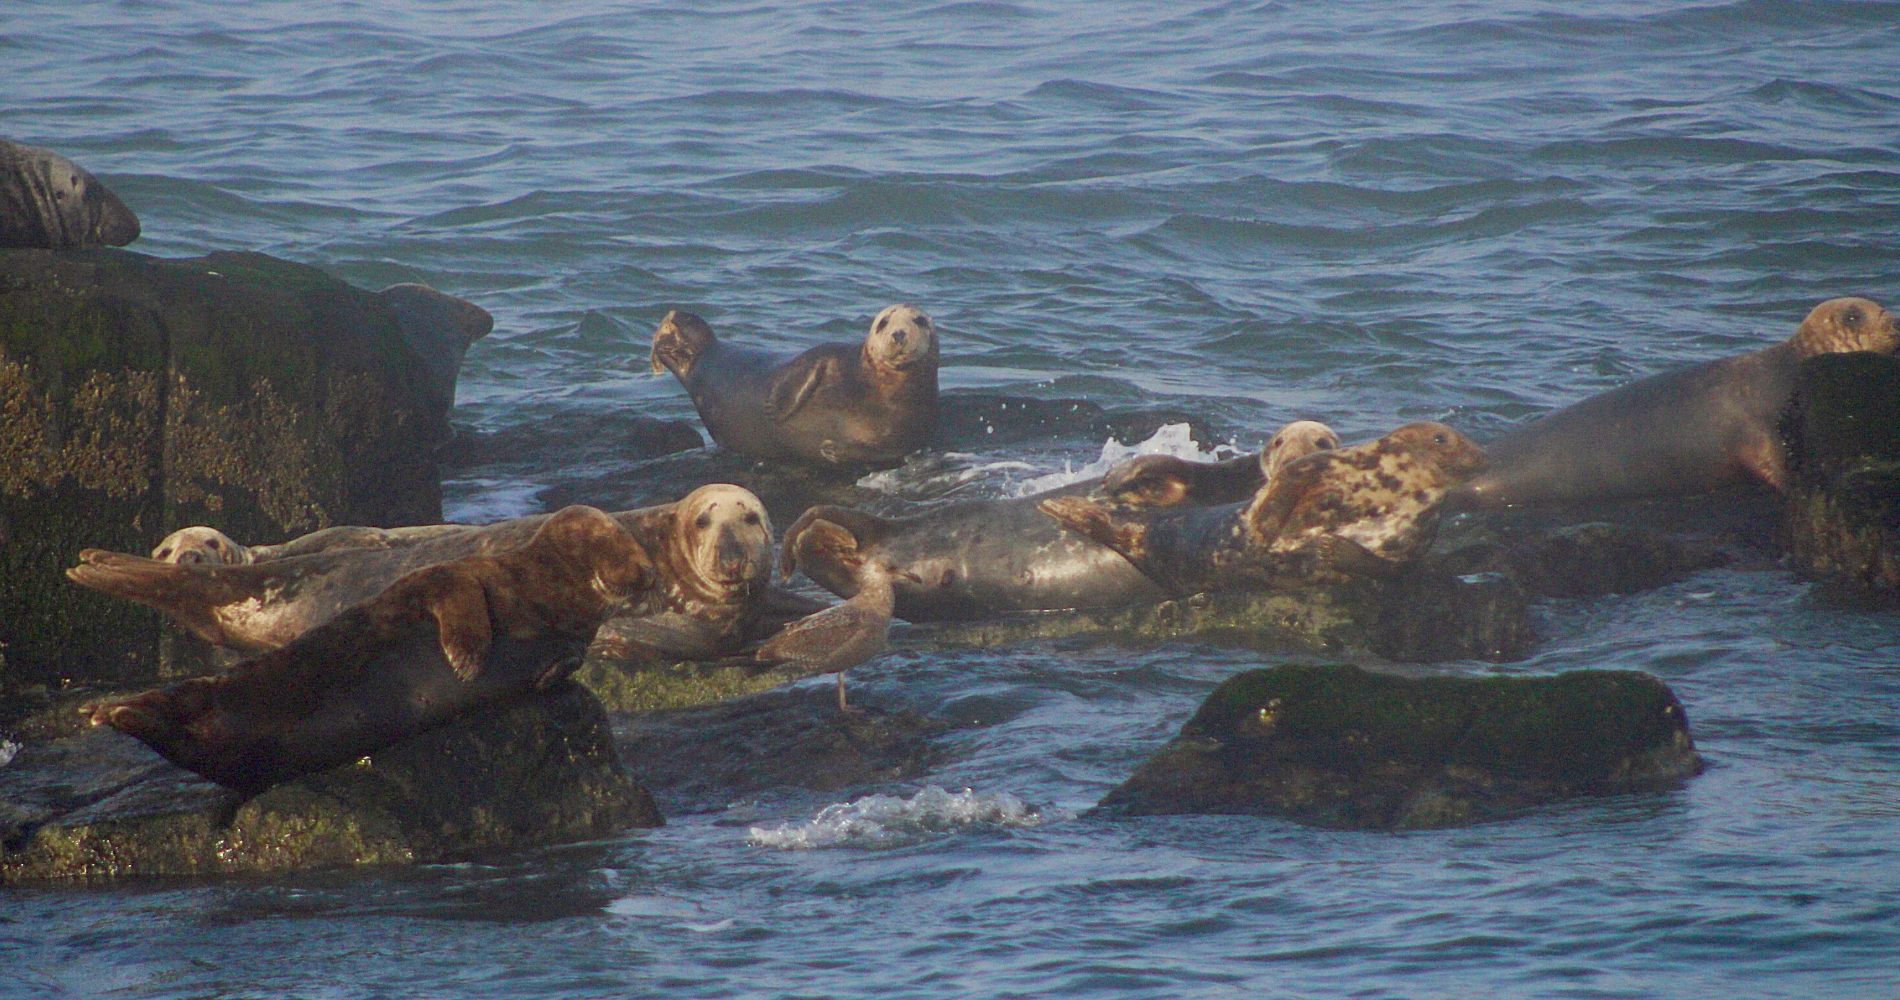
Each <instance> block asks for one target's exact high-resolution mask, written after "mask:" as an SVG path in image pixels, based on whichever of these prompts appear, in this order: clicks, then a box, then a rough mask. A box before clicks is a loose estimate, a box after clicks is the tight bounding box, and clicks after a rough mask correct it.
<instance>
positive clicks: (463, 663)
mask: <svg viewBox="0 0 1900 1000" xmlns="http://www.w3.org/2000/svg"><path fill="white" fill-rule="evenodd" d="M441 579H444V580H447V581H449V585H448V586H445V587H439V588H431V590H432V591H433V592H432V593H431V594H430V595H429V596H428V598H427V607H428V609H429V613H430V614H431V615H433V616H434V617H435V623H436V631H437V633H438V634H439V635H440V636H441V637H442V656H443V658H444V659H446V660H448V661H449V667H450V669H452V670H454V671H455V676H457V677H460V678H461V679H462V680H464V681H470V680H474V679H475V675H476V674H479V673H481V671H482V661H483V660H486V659H487V658H488V647H489V646H490V645H491V644H493V642H494V641H495V633H494V627H493V626H492V625H491V624H490V622H489V620H488V591H487V589H486V588H484V587H483V586H482V585H481V583H480V582H479V581H476V580H472V579H470V578H468V577H466V576H456V577H450V576H444V577H441Z"/></svg>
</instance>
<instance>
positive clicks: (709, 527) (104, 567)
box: [66, 484, 772, 658]
mask: <svg viewBox="0 0 1900 1000" xmlns="http://www.w3.org/2000/svg"><path fill="white" fill-rule="evenodd" d="M550 516H552V515H546V514H542V515H536V516H533V517H523V518H516V519H514V520H511V521H502V522H498V523H496V524H490V525H483V526H480V527H469V526H459V525H440V526H425V527H423V528H395V529H375V528H369V529H353V530H354V532H386V535H385V536H384V537H383V538H382V540H381V544H350V542H351V541H352V540H353V539H354V540H356V541H359V542H360V541H364V540H366V539H374V538H375V537H376V536H374V535H370V536H363V535H358V534H353V533H352V532H345V531H341V530H340V529H330V530H333V531H337V532H338V534H336V535H332V536H331V537H330V538H329V539H327V540H325V539H318V538H317V535H322V534H323V533H322V532H318V533H316V534H314V535H308V536H305V537H304V538H303V539H295V540H293V541H292V542H288V543H285V544H286V545H287V546H295V545H298V544H300V543H301V544H302V545H304V546H305V547H307V548H311V549H315V551H310V552H308V553H307V554H303V555H289V556H284V557H281V558H273V559H268V560H254V561H253V564H251V565H211V564H207V563H170V562H161V561H158V560H154V559H142V558H139V557H137V556H129V555H122V554H120V553H116V552H106V551H103V550H100V549H87V550H85V551H83V552H81V553H80V554H79V557H80V564H79V565H78V566H75V567H73V568H71V569H69V570H67V571H66V575H67V576H68V577H70V578H71V579H72V580H73V581H74V582H75V583H79V584H81V585H82V586H86V587H90V588H92V589H94V590H98V591H101V592H103V593H107V594H112V595H113V596H116V597H122V598H125V599H126V600H131V601H137V602H139V603H141V604H146V605H149V606H151V607H154V608H157V609H158V610H160V611H163V612H165V613H166V614H168V615H170V616H171V617H172V618H173V619H174V620H175V621H177V622H178V624H179V625H181V626H182V627H184V628H185V629H187V630H189V631H190V632H192V633H193V634H194V635H197V636H198V637H199V638H202V639H204V640H205V641H207V642H210V643H212V644H214V645H218V646H223V647H225V648H227V649H236V650H240V651H244V652H261V651H264V650H270V649H275V648H277V647H279V646H282V645H284V644H285V643H288V642H290V641H292V640H293V639H295V638H296V637H297V636H300V635H302V634H303V633H305V632H307V631H309V630H310V629H312V628H315V627H317V626H319V625H321V624H323V623H324V622H327V621H329V620H330V619H332V618H334V617H336V616H337V615H338V614H339V613H341V612H342V611H344V610H345V609H347V608H350V607H352V606H354V605H357V604H360V603H362V602H364V601H367V600H369V599H371V598H374V597H376V596H377V595H378V594H380V593H382V591H383V590H384V589H385V588H387V587H388V586H389V585H390V584H391V583H393V582H395V581H396V580H397V579H398V578H400V577H402V576H404V575H405V574H407V573H410V572H413V571H415V570H417V569H421V568H423V567H425V566H431V565H435V564H437V563H443V562H449V561H451V560H455V559H460V558H463V557H465V556H470V555H492V554H496V553H499V552H502V551H505V550H507V549H510V548H513V547H515V546H517V545H520V544H521V543H523V542H524V541H526V540H527V539H529V538H531V537H532V536H533V535H534V533H535V532H536V531H538V530H540V528H541V525H542V524H543V523H544V522H545V521H547V519H548V518H549V517H550ZM611 517H612V518H613V520H614V521H615V522H617V523H618V524H620V525H621V527H622V528H624V529H625V530H626V531H627V532H629V533H630V534H631V535H632V536H633V537H634V538H635V539H636V540H637V541H638V542H639V543H640V545H641V547H642V549H643V550H644V551H645V552H646V553H647V554H648V556H647V558H649V559H650V560H651V562H652V564H653V566H654V571H655V573H656V574H657V575H658V578H659V579H658V582H657V583H656V584H655V586H654V588H653V593H652V595H651V596H650V601H649V605H650V606H647V607H643V608H638V609H630V611H629V612H628V614H629V615H635V616H636V617H637V616H638V615H642V614H647V613H650V614H651V616H652V619H653V620H652V621H650V622H646V623H645V624H644V625H640V624H629V625H628V626H627V627H628V628H630V629H633V630H635V631H644V632H646V633H648V634H649V638H651V639H652V640H653V641H655V642H656V643H661V644H662V645H663V646H664V647H665V648H669V649H684V648H701V647H708V648H710V647H720V646H731V645H733V643H734V641H735V640H734V639H733V638H732V637H733V636H734V635H741V636H742V635H743V633H744V632H745V629H746V627H747V625H748V624H749V622H750V620H751V619H750V615H751V614H753V613H754V612H755V611H757V610H758V608H757V604H758V599H759V597H760V596H761V594H762V592H763V591H764V589H765V582H767V581H769V577H770V574H771V558H772V555H771V553H772V528H771V522H770V521H769V520H767V519H766V515H765V507H764V505H763V504H761V503H760V502H759V500H758V498H757V497H755V496H753V495H752V494H751V493H750V492H748V491H746V490H744V489H741V488H740V487H737V486H729V485H724V484H715V485H710V486H702V487H700V488H699V489H697V490H694V491H693V492H692V493H690V494H688V495H687V496H686V497H685V498H684V499H682V500H680V501H679V502H677V503H671V504H662V505H660V506H658V507H645V508H641V509H639V510H631V511H624V512H622V513H619V514H614V515H611ZM392 539H393V541H392ZM332 542H334V543H335V544H331V543H332ZM161 547H162V546H161ZM265 548H266V547H265V546H255V547H253V548H252V550H251V551H252V553H253V555H255V554H256V553H257V552H260V551H263V550H264V549H265ZM626 617H627V616H621V617H620V618H617V619H616V627H618V626H619V624H620V623H621V622H623V621H624V619H625V618H626ZM662 640H664V641H662ZM739 641H741V642H742V641H743V640H742V639H741V640H739ZM686 658H696V657H686Z"/></svg>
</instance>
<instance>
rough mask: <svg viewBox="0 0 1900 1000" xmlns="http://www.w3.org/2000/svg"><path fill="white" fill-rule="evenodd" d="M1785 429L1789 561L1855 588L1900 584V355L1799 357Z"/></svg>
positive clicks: (1888, 591)
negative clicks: (1790, 479)
mask: <svg viewBox="0 0 1900 1000" xmlns="http://www.w3.org/2000/svg"><path fill="white" fill-rule="evenodd" d="M1783 430H1784V433H1785V434H1786V435H1787V437H1788V439H1789V443H1790V448H1789V451H1790V453H1791V454H1792V455H1793V456H1794V483H1793V486H1792V487H1791V488H1790V489H1789V491H1788V499H1787V507H1786V517H1787V526H1788V541H1789V548H1790V550H1791V553H1792V556H1793V560H1794V563H1795V565H1796V567H1797V568H1799V569H1800V570H1801V571H1803V572H1806V573H1809V574H1812V575H1814V576H1818V577H1820V578H1822V579H1825V580H1827V581H1829V582H1831V583H1835V584H1838V585H1843V586H1845V587H1846V588H1848V589H1849V590H1852V591H1859V592H1863V593H1870V594H1884V595H1887V596H1893V595H1895V594H1897V593H1900V359H1897V358H1893V357H1889V356H1886V355H1881V354H1872V353H1868V352H1856V353H1850V354H1823V355H1820V356H1817V357H1813V358H1809V359H1808V360H1806V361H1804V362H1802V363H1801V383H1800V387H1799V389H1798V390H1797V391H1796V394H1795V403H1794V406H1793V407H1792V408H1791V409H1790V411H1789V414H1788V418H1787V420H1786V422H1785V424H1784V428H1783Z"/></svg>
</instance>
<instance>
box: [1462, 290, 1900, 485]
mask: <svg viewBox="0 0 1900 1000" xmlns="http://www.w3.org/2000/svg"><path fill="white" fill-rule="evenodd" d="M1896 346H1900V330H1897V329H1896V327H1895V323H1894V317H1893V314H1892V313H1890V312H1888V311H1887V310H1885V309H1882V308H1881V307H1880V306H1879V305H1877V304H1875V303H1873V302H1870V301H1868V300H1867V299H1857V298H1844V299H1830V300H1828V301H1826V302H1823V303H1821V304H1820V305H1818V306H1815V307H1814V310H1813V311H1812V312H1810V313H1808V316H1807V318H1806V319H1804V320H1802V322H1801V326H1800V328H1799V329H1797V330H1795V332H1794V336H1792V337H1790V338H1788V340H1787V341H1786V342H1784V343H1780V344H1776V345H1775V346H1773V347H1768V348H1764V349H1762V350H1759V351H1756V352H1754V353H1752V354H1744V355H1742V356H1740V357H1735V358H1724V359H1722V360H1720V361H1711V362H1709V363H1708V364H1704V365H1697V366H1695V367H1693V368H1684V369H1681V370H1679V371H1673V372H1665V373H1663V374H1661V375H1652V376H1650V377H1649V378H1645V379H1641V380H1639V381H1636V382H1632V383H1630V384H1629V385H1626V386H1623V387H1621V388H1619V389H1612V390H1610V391H1609V392H1606V393H1603V394H1602V395H1598V396H1592V397H1590V398H1589V399H1586V400H1584V401H1583V402H1581V403H1577V404H1575V405H1573V406H1570V407H1567V408H1565V409H1562V410H1558V411H1557V412H1556V413H1553V414H1550V415H1549V416H1546V417H1541V418H1539V419H1537V420H1534V421H1532V422H1530V423H1529V424H1526V425H1525V426H1523V427H1521V428H1518V429H1517V430H1514V431H1511V432H1510V433H1508V434H1505V435H1503V436H1502V437H1499V438H1498V439H1497V440H1495V441H1492V442H1491V443H1490V444H1488V445H1486V446H1485V450H1486V452H1487V453H1488V454H1489V455H1490V458H1491V464H1490V469H1489V471H1488V472H1486V473H1485V474H1484V475H1482V476H1479V477H1477V478H1476V479H1473V480H1472V481H1471V482H1469V483H1467V484H1465V485H1464V486H1463V487H1462V488H1460V489H1459V490H1458V491H1457V493H1456V497H1457V500H1458V502H1460V503H1473V504H1476V505H1478V506H1483V507H1502V506H1506V505H1509V504H1535V503H1562V502H1566V501H1576V500H1604V499H1611V498H1619V497H1640V496H1650V495H1656V494H1687V493H1701V492H1705V491H1708V490H1713V489H1719V488H1722V487H1726V486H1738V485H1742V484H1745V483H1749V482H1756V483H1763V484H1766V485H1767V486H1769V487H1771V488H1773V489H1775V490H1777V491H1782V490H1785V489H1786V488H1787V486H1788V455H1787V450H1786V447H1785V445H1783V443H1782V441H1781V437H1780V432H1779V430H1778V424H1779V423H1780V421H1781V415H1782V413H1783V412H1784V411H1786V410H1787V408H1788V405H1789V403H1790V402H1791V401H1792V400H1793V397H1794V389H1795V384H1796V374H1797V370H1798V368H1799V367H1800V363H1801V360H1802V359H1803V358H1808V357H1813V356H1815V355H1817V354H1832V353H1838V352H1842V351H1873V352H1876V353H1879V354H1892V353H1894V350H1895V348H1896Z"/></svg>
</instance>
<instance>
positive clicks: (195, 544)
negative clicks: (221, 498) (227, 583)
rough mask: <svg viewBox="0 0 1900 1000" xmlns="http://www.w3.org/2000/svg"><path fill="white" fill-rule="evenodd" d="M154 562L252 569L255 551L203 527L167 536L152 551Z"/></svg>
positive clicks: (214, 530)
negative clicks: (246, 567)
mask: <svg viewBox="0 0 1900 1000" xmlns="http://www.w3.org/2000/svg"><path fill="white" fill-rule="evenodd" d="M152 558H153V559H155V560H157V561H159V562H163V563H173V564H180V563H183V564H186V565H192V564H198V563H203V564H204V565H207V566H249V565H250V564H251V559H252V556H251V550H250V548H249V547H247V546H243V545H239V544H238V543H236V542H234V541H232V540H231V536H230V535H227V534H225V533H224V532H222V531H219V530H218V529H216V528H209V527H206V526H204V525H202V524H200V525H193V526H192V527H189V528H180V529H178V530H177V531H174V532H172V533H171V534H169V535H166V536H165V538H164V540H163V541H161V542H159V543H158V546H157V547H156V548H154V549H152Z"/></svg>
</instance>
